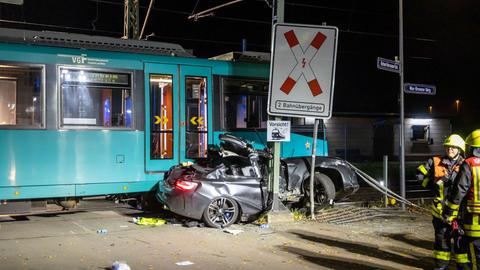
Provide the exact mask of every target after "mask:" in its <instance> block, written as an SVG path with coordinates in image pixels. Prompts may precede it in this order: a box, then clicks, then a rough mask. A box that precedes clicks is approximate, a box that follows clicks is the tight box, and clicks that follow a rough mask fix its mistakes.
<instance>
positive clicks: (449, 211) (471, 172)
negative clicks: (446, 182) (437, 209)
mask: <svg viewBox="0 0 480 270" xmlns="http://www.w3.org/2000/svg"><path fill="white" fill-rule="evenodd" d="M479 174H480V157H475V156H474V157H469V158H467V159H466V160H465V162H464V163H463V164H462V166H461V168H460V173H459V174H458V177H457V178H455V181H454V183H453V185H452V190H451V192H450V194H449V195H448V198H447V200H446V202H445V211H444V213H443V216H444V218H445V219H446V220H448V221H452V220H453V219H455V218H456V217H457V216H458V211H459V209H460V205H461V204H462V202H464V199H465V200H466V212H465V218H464V220H463V226H464V229H465V234H466V235H467V236H470V237H480V224H479V216H480V187H479V177H480V175H479ZM462 208H463V204H462Z"/></svg>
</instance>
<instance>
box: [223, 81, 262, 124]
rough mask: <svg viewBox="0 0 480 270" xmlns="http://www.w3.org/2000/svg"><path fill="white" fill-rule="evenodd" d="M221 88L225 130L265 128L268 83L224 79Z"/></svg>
mask: <svg viewBox="0 0 480 270" xmlns="http://www.w3.org/2000/svg"><path fill="white" fill-rule="evenodd" d="M222 86H223V99H224V102H223V106H224V119H225V120H224V121H225V122H224V127H225V128H226V129H248V128H266V126H267V120H268V116H267V94H268V81H259V80H251V79H250V80H247V79H232V78H225V79H223V81H222Z"/></svg>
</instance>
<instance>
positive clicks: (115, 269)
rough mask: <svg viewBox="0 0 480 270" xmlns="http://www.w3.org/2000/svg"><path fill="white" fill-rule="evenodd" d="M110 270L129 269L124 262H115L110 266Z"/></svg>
mask: <svg viewBox="0 0 480 270" xmlns="http://www.w3.org/2000/svg"><path fill="white" fill-rule="evenodd" d="M112 270H131V268H130V266H128V264H127V263H126V262H124V261H115V262H114V263H113V264H112Z"/></svg>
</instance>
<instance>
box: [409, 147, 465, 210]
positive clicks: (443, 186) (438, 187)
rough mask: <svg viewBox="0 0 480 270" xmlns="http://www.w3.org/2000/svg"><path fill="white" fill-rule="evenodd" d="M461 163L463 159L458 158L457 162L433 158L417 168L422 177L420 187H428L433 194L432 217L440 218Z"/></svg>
mask: <svg viewBox="0 0 480 270" xmlns="http://www.w3.org/2000/svg"><path fill="white" fill-rule="evenodd" d="M462 161H463V158H462V157H460V156H459V157H458V159H457V160H450V159H448V158H446V157H440V156H435V157H433V158H430V159H429V160H428V161H427V163H426V164H422V165H420V166H419V167H418V171H419V172H420V173H421V174H422V175H423V176H424V178H423V182H422V186H423V187H430V188H431V189H432V190H433V192H434V194H435V198H434V200H433V205H432V215H433V216H434V217H437V218H440V219H441V218H442V213H443V205H444V202H445V196H446V195H447V193H448V189H449V187H450V185H451V182H452V181H453V178H454V177H455V176H456V175H457V173H458V171H459V168H460V165H459V164H461V163H462Z"/></svg>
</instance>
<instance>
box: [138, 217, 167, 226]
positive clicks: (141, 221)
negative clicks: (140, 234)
mask: <svg viewBox="0 0 480 270" xmlns="http://www.w3.org/2000/svg"><path fill="white" fill-rule="evenodd" d="M133 223H135V224H137V225H146V226H160V225H164V224H166V223H167V221H166V220H165V219H163V218H147V217H136V218H133Z"/></svg>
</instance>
